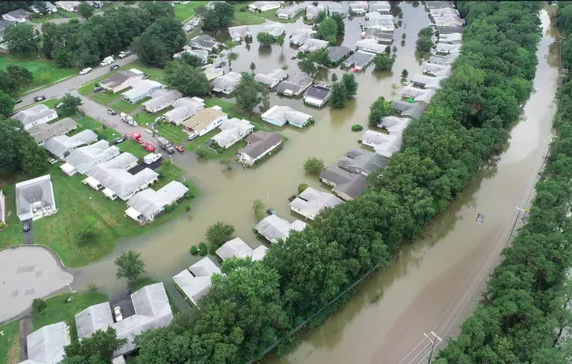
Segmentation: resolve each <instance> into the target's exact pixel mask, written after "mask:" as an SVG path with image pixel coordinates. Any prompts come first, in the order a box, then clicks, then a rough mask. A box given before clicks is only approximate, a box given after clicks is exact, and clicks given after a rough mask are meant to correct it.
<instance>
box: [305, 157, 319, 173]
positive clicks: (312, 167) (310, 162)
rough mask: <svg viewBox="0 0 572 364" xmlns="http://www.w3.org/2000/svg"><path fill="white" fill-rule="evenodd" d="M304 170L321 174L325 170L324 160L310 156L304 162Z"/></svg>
mask: <svg viewBox="0 0 572 364" xmlns="http://www.w3.org/2000/svg"><path fill="white" fill-rule="evenodd" d="M304 170H305V171H306V172H307V173H311V174H320V173H322V171H323V170H324V161H323V160H322V159H319V158H313V157H312V158H308V159H306V162H304Z"/></svg>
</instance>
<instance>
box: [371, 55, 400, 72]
mask: <svg viewBox="0 0 572 364" xmlns="http://www.w3.org/2000/svg"><path fill="white" fill-rule="evenodd" d="M394 63H395V55H393V56H391V55H390V54H389V53H388V52H383V53H378V54H376V55H375V57H373V64H374V65H375V69H376V70H377V71H388V70H391V68H392V67H393V64H394Z"/></svg>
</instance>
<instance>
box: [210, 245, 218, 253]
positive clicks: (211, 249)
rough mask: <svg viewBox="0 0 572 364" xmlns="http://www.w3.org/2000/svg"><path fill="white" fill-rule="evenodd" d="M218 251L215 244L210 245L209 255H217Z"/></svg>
mask: <svg viewBox="0 0 572 364" xmlns="http://www.w3.org/2000/svg"><path fill="white" fill-rule="evenodd" d="M217 249H218V248H217V247H216V246H215V245H214V244H210V245H209V254H210V255H215V254H216V250H217Z"/></svg>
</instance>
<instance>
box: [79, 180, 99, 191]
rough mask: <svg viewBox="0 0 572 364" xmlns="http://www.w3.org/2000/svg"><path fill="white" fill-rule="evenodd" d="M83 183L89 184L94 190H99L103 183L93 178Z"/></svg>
mask: <svg viewBox="0 0 572 364" xmlns="http://www.w3.org/2000/svg"><path fill="white" fill-rule="evenodd" d="M83 182H84V183H87V184H88V185H89V186H90V187H91V188H93V189H94V190H98V189H99V188H100V187H99V186H101V183H99V181H98V180H96V179H95V178H93V177H87V178H86V179H84V180H83Z"/></svg>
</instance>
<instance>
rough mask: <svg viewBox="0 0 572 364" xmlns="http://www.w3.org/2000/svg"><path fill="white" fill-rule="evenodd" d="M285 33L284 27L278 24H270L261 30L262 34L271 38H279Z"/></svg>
mask: <svg viewBox="0 0 572 364" xmlns="http://www.w3.org/2000/svg"><path fill="white" fill-rule="evenodd" d="M285 31H286V27H285V26H284V25H282V24H280V23H270V24H268V25H265V26H264V28H262V32H265V33H268V34H270V35H271V36H273V37H279V36H281V35H282V34H283V33H284V32H285Z"/></svg>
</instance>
